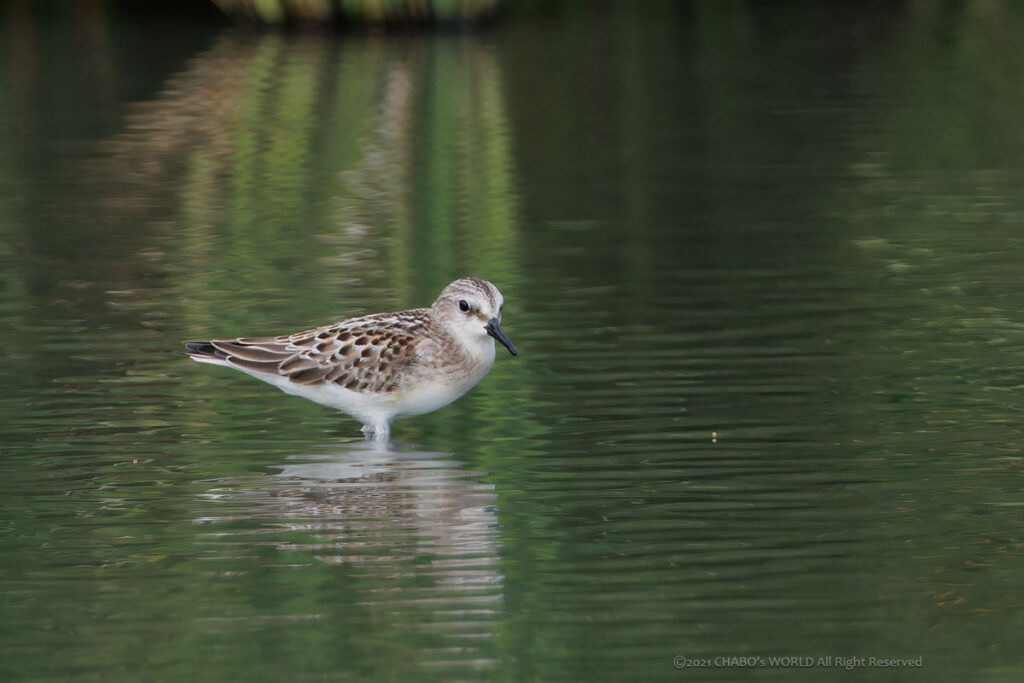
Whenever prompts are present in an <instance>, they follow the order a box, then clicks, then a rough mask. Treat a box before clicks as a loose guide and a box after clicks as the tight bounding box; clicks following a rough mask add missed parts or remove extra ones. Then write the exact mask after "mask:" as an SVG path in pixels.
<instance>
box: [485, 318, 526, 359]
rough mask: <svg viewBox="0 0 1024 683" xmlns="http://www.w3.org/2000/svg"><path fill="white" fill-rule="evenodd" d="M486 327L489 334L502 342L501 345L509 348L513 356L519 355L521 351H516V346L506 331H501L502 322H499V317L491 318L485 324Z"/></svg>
mask: <svg viewBox="0 0 1024 683" xmlns="http://www.w3.org/2000/svg"><path fill="white" fill-rule="evenodd" d="M484 329H485V330H487V334H489V335H491V336H492V337H494V338H495V339H497V340H498V341H499V342H501V345H502V346H504V347H505V348H506V349H508V352H509V353H511V354H512V355H513V356H518V355H519V352H518V351H516V347H514V346H512V342H511V341H509V339H508V337H506V336H505V333H504V332H502V331H501V323H499V322H498V319H497V318H491V319H490V321H489V322H488V323H487V324H486V325H484Z"/></svg>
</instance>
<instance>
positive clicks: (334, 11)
mask: <svg viewBox="0 0 1024 683" xmlns="http://www.w3.org/2000/svg"><path fill="white" fill-rule="evenodd" d="M213 2H214V4H216V5H217V6H218V7H220V8H221V9H222V10H223V11H224V12H225V13H226V14H228V15H229V16H232V17H235V18H237V19H243V20H248V21H258V22H261V23H266V24H285V23H300V24H310V23H314V24H319V23H327V22H334V21H350V22H361V23H367V24H396V23H400V24H410V23H415V24H423V23H431V22H443V23H464V22H474V21H480V20H482V19H486V18H487V17H489V16H491V15H492V14H494V12H495V11H496V10H497V8H498V0H340V2H334V1H332V0H213Z"/></svg>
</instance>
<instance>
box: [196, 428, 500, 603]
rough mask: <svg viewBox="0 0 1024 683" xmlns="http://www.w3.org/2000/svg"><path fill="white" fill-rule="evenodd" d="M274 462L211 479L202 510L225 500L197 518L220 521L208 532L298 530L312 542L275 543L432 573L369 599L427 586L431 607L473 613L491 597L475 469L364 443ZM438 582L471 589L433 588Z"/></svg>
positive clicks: (493, 499) (242, 537) (341, 559)
mask: <svg viewBox="0 0 1024 683" xmlns="http://www.w3.org/2000/svg"><path fill="white" fill-rule="evenodd" d="M277 467H279V468H280V470H281V471H280V472H278V473H276V474H274V475H272V476H269V477H264V476H261V477H258V478H252V477H242V478H229V479H221V480H217V481H216V486H215V488H214V489H213V490H211V491H210V492H209V494H208V499H209V500H210V501H211V503H212V505H213V506H214V508H213V509H212V510H211V511H214V510H216V507H219V506H221V505H224V506H225V509H224V512H223V513H220V514H217V513H216V512H215V513H214V514H213V515H204V516H202V517H201V518H199V519H197V520H196V522H197V523H202V524H209V525H216V526H219V527H220V528H219V529H218V530H217V531H216V532H215V536H216V537H217V538H219V539H224V538H225V537H230V538H231V539H232V543H231V545H232V546H235V545H236V544H239V543H240V544H243V545H244V544H245V543H247V542H252V543H255V544H263V543H265V542H266V541H267V540H268V535H267V534H268V533H280V532H284V531H301V532H305V533H309V534H312V539H311V540H309V541H307V542H303V543H294V542H291V541H292V539H289V542H288V543H287V544H280V545H278V548H279V549H281V550H292V551H311V552H313V553H314V554H315V555H316V557H317V558H318V559H320V560H321V561H323V562H326V563H328V564H342V563H347V564H359V563H370V564H373V565H374V566H375V567H379V568H381V569H383V568H385V567H391V568H392V569H394V568H398V567H401V568H404V570H405V571H413V572H415V573H417V574H420V575H422V577H423V578H429V579H431V580H430V582H429V586H428V585H427V584H423V583H415V582H414V583H415V585H410V586H406V588H407V589H408V590H406V591H404V592H401V595H400V594H399V593H397V592H396V593H390V592H389V593H388V594H387V595H386V596H381V597H380V598H375V599H383V598H384V597H387V598H388V599H389V600H396V601H401V600H402V599H408V600H410V601H415V600H416V599H417V597H419V596H420V595H421V593H422V592H426V593H428V594H431V596H432V599H435V600H437V601H438V602H439V604H440V603H445V602H448V601H456V602H457V601H458V600H471V601H474V602H475V601H479V602H480V606H479V608H480V609H485V608H486V605H490V604H492V603H493V602H494V601H496V600H500V598H501V590H500V586H501V583H502V576H501V574H500V573H499V571H498V554H499V553H498V548H499V541H498V538H497V526H498V524H497V516H496V513H495V506H496V503H497V495H496V494H495V492H494V487H493V486H492V485H491V484H488V483H486V482H483V481H481V480H480V479H481V477H482V476H483V473H481V472H478V471H471V470H467V469H465V468H464V465H463V463H461V462H459V461H457V460H454V459H453V458H452V457H451V454H450V453H432V452H424V451H416V450H405V449H399V450H395V449H394V448H390V447H388V448H385V447H383V446H382V445H381V444H380V443H379V442H377V443H370V444H367V443H365V442H364V443H354V444H349V445H346V446H344V447H342V448H340V449H339V448H332V449H331V450H330V451H328V452H324V453H322V454H309V455H302V456H298V455H297V456H292V457H290V458H288V461H287V462H285V463H283V464H281V465H278V466H277ZM254 521H257V522H262V525H260V526H257V527H254V526H253V522H254ZM275 561H277V560H275ZM390 571H391V570H388V571H384V572H383V574H382V576H385V575H390ZM431 586H432V587H433V588H431ZM444 587H448V589H455V590H460V591H461V590H468V589H473V590H476V591H478V594H475V595H474V596H470V595H468V594H466V593H462V592H460V593H458V594H455V593H450V592H444V591H442V592H437V591H440V590H441V589H442V588H444Z"/></svg>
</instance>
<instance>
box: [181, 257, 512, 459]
mask: <svg viewBox="0 0 1024 683" xmlns="http://www.w3.org/2000/svg"><path fill="white" fill-rule="evenodd" d="M503 307H504V298H503V297H502V296H501V292H499V291H498V288H497V287H495V286H494V285H492V284H491V283H490V282H488V281H487V280H481V279H480V278H475V277H467V278H462V279H460V280H456V281H455V282H453V283H451V284H450V285H448V286H447V287H445V288H444V290H443V291H442V292H441V294H440V295H438V297H437V300H436V301H434V304H433V305H432V306H431V307H430V308H414V309H412V310H409V311H400V312H398V313H377V314H374V315H365V316H362V317H359V318H351V319H349V320H343V321H341V322H335V323H329V324H327V325H322V326H320V327H315V328H313V329H311V330H306V331H304V332H296V333H295V334H289V335H283V336H280V337H250V338H246V337H242V338H237V339H210V340H208V341H190V342H185V346H186V347H187V348H188V355H189V356H190V357H191V358H192V359H194V360H197V361H199V362H201V363H213V364H215V365H226V366H228V367H231V368H236V369H238V370H241V371H242V372H244V373H246V374H249V375H252V376H253V377H255V378H257V379H261V380H263V381H264V382H269V383H270V384H273V385H274V386H276V387H277V388H279V389H281V390H282V391H285V392H287V393H289V394H295V395H296V396H302V397H303V398H308V399H309V400H311V401H315V402H316V403H319V404H321V405H325V406H328V407H331V408H336V409H338V410H340V411H342V412H343V413H347V414H348V415H351V416H352V417H354V418H355V419H357V420H359V421H360V422H362V423H363V432H365V433H366V435H367V437H373V438H377V439H386V438H387V437H388V434H389V432H390V429H391V421H392V420H393V419H395V418H396V417H399V416H402V415H422V414H423V413H429V412H431V411H434V410H437V409H438V408H441V407H442V406H446V405H448V404H449V403H451V402H452V401H454V400H455V399H457V398H459V397H460V396H462V395H463V394H465V393H466V392H467V391H469V390H470V389H472V388H473V387H474V386H475V385H476V383H477V382H479V381H480V380H481V379H483V377H484V375H486V374H487V371H488V370H490V369H491V366H492V365H494V340H495V339H497V340H498V341H499V342H501V344H502V345H503V346H504V347H505V348H506V349H508V350H509V353H511V354H512V355H513V356H515V355H517V353H516V349H515V347H514V346H512V342H511V341H509V338H508V337H506V336H505V333H504V332H503V331H502V329H501V313H502V308H503Z"/></svg>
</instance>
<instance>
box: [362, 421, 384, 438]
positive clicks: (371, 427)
mask: <svg viewBox="0 0 1024 683" xmlns="http://www.w3.org/2000/svg"><path fill="white" fill-rule="evenodd" d="M362 431H363V434H366V438H367V440H370V441H387V440H388V438H389V437H390V436H391V425H390V424H388V423H387V422H375V423H373V424H365V425H363V430H362Z"/></svg>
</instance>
